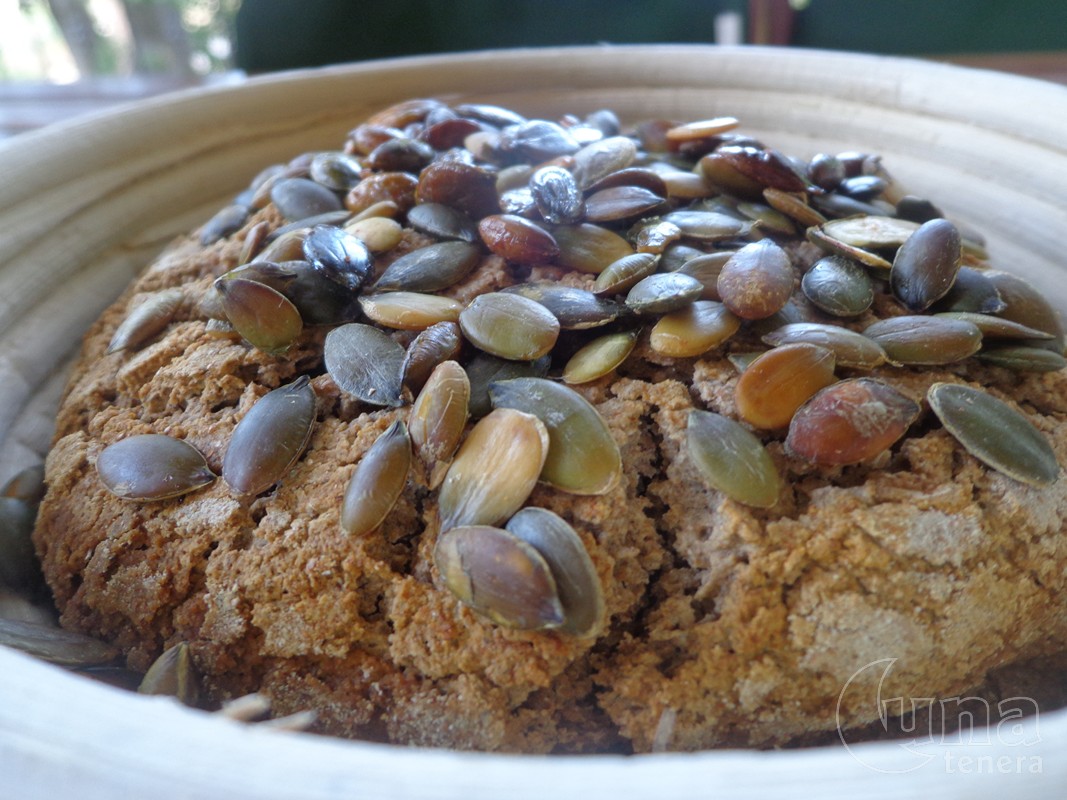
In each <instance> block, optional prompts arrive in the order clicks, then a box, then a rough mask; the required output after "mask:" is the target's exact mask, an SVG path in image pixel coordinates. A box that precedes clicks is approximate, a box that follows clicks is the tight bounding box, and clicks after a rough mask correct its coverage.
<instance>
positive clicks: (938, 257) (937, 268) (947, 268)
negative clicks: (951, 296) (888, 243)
mask: <svg viewBox="0 0 1067 800" xmlns="http://www.w3.org/2000/svg"><path fill="white" fill-rule="evenodd" d="M962 260H963V251H962V249H961V244H960V233H959V231H958V230H956V226H955V225H953V224H952V223H951V222H949V221H948V220H947V219H932V220H930V221H929V222H924V223H923V224H922V225H921V226H920V227H919V228H918V230H916V231H915V232H914V233H913V234H912V235H911V236H909V237H908V239H907V240H906V241H905V242H904V243H903V244H902V245H901V246H900V249H899V250H897V254H896V257H895V258H894V259H893V266H892V268H891V269H890V271H889V285H890V287H891V288H892V290H893V294H894V295H895V296H896V297H897V299H899V300H900V301H901V302H902V303H903V304H904V306H905V308H908V309H910V310H911V311H924V310H925V309H927V308H929V307H930V306H932V305H933V304H934V303H935V302H937V301H938V300H940V299H941V298H942V297H944V296H945V295H946V294H947V293H948V291H949V289H951V288H952V284H953V283H954V282H955V281H956V273H957V272H959V269H960V265H961V263H962Z"/></svg>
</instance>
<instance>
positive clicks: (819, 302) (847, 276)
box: [800, 256, 874, 317]
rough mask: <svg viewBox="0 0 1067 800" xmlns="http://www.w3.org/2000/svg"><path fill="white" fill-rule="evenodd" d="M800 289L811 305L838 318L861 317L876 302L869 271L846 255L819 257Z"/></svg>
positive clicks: (806, 273)
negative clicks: (845, 256)
mask: <svg viewBox="0 0 1067 800" xmlns="http://www.w3.org/2000/svg"><path fill="white" fill-rule="evenodd" d="M800 288H801V290H803V292H804V296H805V297H807V298H808V300H810V301H811V302H812V305H814V306H815V307H816V308H818V309H819V310H820V311H825V312H826V313H827V314H832V315H833V316H835V317H855V316H859V315H860V314H862V313H863V312H865V311H866V310H867V309H868V308H870V307H871V303H873V302H874V283H873V282H872V281H871V278H870V276H869V275H868V274H867V271H866V270H865V269H864V268H863V267H861V266H860V265H859V264H857V263H856V262H855V261H851V260H850V259H847V258H844V257H843V256H826V257H825V258H820V259H819V260H818V261H816V262H815V263H814V264H813V265H812V267H811V269H809V270H808V271H807V272H805V273H804V277H803V278H801V280H800Z"/></svg>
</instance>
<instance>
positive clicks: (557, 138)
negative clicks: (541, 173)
mask: <svg viewBox="0 0 1067 800" xmlns="http://www.w3.org/2000/svg"><path fill="white" fill-rule="evenodd" d="M580 147H581V146H580V145H579V144H578V142H577V141H575V139H574V137H573V136H571V135H570V133H568V132H567V130H566V129H565V128H564V127H562V126H561V125H558V124H556V123H555V122H549V121H548V120H543V119H532V120H528V121H526V122H523V123H521V124H519V125H511V126H508V127H507V128H505V129H504V131H503V132H502V136H501V141H500V149H501V150H502V151H503V152H505V153H511V154H514V155H516V156H518V157H520V158H521V159H523V160H524V161H527V162H530V163H535V164H536V163H537V162H540V161H548V160H549V159H552V158H555V157H556V156H565V155H570V154H571V153H574V152H576V151H577V150H578V149H580Z"/></svg>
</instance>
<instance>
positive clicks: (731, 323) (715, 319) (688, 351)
mask: <svg viewBox="0 0 1067 800" xmlns="http://www.w3.org/2000/svg"><path fill="white" fill-rule="evenodd" d="M740 327H741V320H739V319H738V318H737V317H736V316H734V315H733V314H732V313H731V312H730V310H729V309H728V308H726V306H725V305H723V304H722V303H717V302H715V301H714V300H697V301H695V302H693V303H690V304H689V306H688V307H686V308H683V309H681V310H679V311H674V312H672V313H670V314H666V315H664V316H663V317H661V318H660V319H659V321H658V322H657V323H656V324H655V325H654V326H653V327H652V332H651V335H650V337H649V343H650V345H651V347H652V349H653V350H655V351H656V352H657V353H662V354H663V355H665V356H671V357H672V358H691V357H693V356H699V355H701V354H703V353H706V352H707V351H708V350H710V349H711V348H713V347H718V346H719V345H720V344H722V343H723V342H725V341H726V340H727V339H729V338H730V337H731V336H733V335H734V334H735V333H737V331H738V329H739V328H740Z"/></svg>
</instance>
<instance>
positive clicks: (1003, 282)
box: [984, 270, 1064, 353]
mask: <svg viewBox="0 0 1067 800" xmlns="http://www.w3.org/2000/svg"><path fill="white" fill-rule="evenodd" d="M984 274H985V276H986V277H987V278H989V280H990V281H991V282H992V283H993V286H994V287H995V288H996V290H997V293H998V294H999V295H1000V297H1001V299H1002V300H1003V301H1004V308H1003V310H1001V311H999V312H997V313H998V315H999V316H1001V317H1003V318H1004V319H1010V320H1012V321H1013V322H1018V323H1019V324H1020V325H1025V326H1027V327H1028V328H1037V330H1039V331H1044V332H1045V333H1048V334H1051V336H1052V338H1051V339H1048V340H1045V341H1044V342H1040V343H1038V342H1035V343H1034V346H1035V347H1041V348H1045V349H1048V350H1054V351H1056V352H1057V353H1062V352H1063V348H1064V331H1063V323H1062V322H1061V321H1060V316H1059V314H1058V313H1057V312H1056V310H1055V309H1054V308H1053V307H1052V306H1051V305H1050V304H1049V302H1048V300H1047V299H1045V296H1044V295H1042V294H1041V292H1039V291H1038V290H1037V289H1035V288H1034V287H1033V286H1032V285H1030V283H1028V282H1027V281H1025V280H1024V279H1022V278H1020V277H1019V276H1018V275H1012V274H1011V273H1008V272H1000V271H998V270H988V271H986V272H985V273H984Z"/></svg>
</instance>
